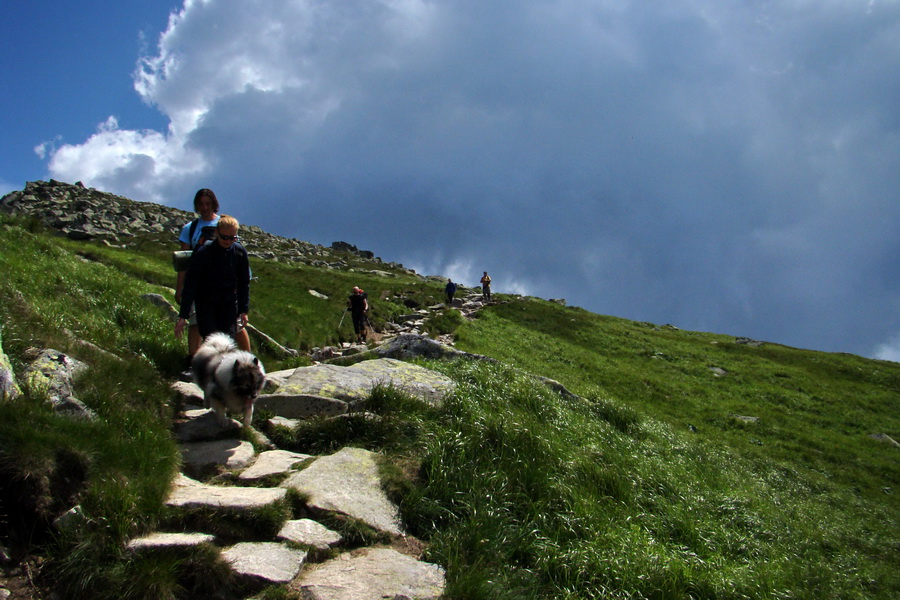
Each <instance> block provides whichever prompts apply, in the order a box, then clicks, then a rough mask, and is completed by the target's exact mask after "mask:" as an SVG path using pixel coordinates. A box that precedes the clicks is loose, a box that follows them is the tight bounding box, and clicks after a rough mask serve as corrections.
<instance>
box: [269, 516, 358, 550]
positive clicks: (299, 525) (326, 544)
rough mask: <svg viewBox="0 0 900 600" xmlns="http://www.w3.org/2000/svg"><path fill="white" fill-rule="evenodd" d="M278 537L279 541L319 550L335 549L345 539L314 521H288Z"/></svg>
mask: <svg viewBox="0 0 900 600" xmlns="http://www.w3.org/2000/svg"><path fill="white" fill-rule="evenodd" d="M277 537H278V539H279V540H283V541H287V542H294V543H295V544H301V545H303V546H309V547H311V548H316V549H317V550H328V549H329V548H333V547H335V546H337V545H338V544H340V543H341V541H343V539H344V538H343V537H342V536H341V534H339V533H338V532H336V531H332V530H330V529H328V528H327V527H325V526H324V525H322V524H321V523H319V522H318V521H313V520H312V519H297V520H296V521H286V522H285V524H284V525H283V526H282V528H281V530H280V531H279V532H278V536H277Z"/></svg>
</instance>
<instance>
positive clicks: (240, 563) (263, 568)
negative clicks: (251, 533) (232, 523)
mask: <svg viewBox="0 0 900 600" xmlns="http://www.w3.org/2000/svg"><path fill="white" fill-rule="evenodd" d="M222 558H224V559H225V561H226V562H227V563H228V564H230V565H231V568H232V570H233V571H234V572H235V574H237V575H238V576H239V577H242V578H244V579H249V580H251V581H253V582H255V583H261V584H283V583H289V582H290V581H291V580H293V579H294V577H296V576H297V574H298V573H299V572H300V569H301V568H302V567H303V563H304V561H305V560H306V552H304V551H303V550H295V549H293V548H288V547H287V546H285V545H284V544H279V543H276V542H243V543H240V544H236V545H234V546H232V547H231V548H228V549H227V550H225V551H224V552H223V553H222Z"/></svg>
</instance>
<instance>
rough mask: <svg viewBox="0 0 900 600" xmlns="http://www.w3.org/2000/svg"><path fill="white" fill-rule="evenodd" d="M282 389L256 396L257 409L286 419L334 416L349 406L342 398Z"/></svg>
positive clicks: (343, 411) (343, 412)
mask: <svg viewBox="0 0 900 600" xmlns="http://www.w3.org/2000/svg"><path fill="white" fill-rule="evenodd" d="M303 368H309V367H303ZM284 389H285V388H284V387H282V388H280V389H279V390H278V392H276V393H274V394H263V395H261V396H260V397H259V398H257V399H256V408H257V410H260V409H261V410H267V411H269V412H271V413H273V414H275V415H278V416H279V417H286V418H288V419H308V418H310V417H334V416H337V415H342V414H345V413H346V412H347V411H348V410H350V406H349V405H348V404H347V402H345V401H344V400H338V399H337V398H326V397H324V396H316V395H315V394H302V393H291V392H289V391H282V390H284Z"/></svg>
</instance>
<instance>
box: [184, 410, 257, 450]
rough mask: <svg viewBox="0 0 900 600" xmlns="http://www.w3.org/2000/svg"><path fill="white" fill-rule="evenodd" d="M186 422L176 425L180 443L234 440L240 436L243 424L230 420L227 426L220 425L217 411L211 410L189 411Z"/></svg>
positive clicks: (186, 413) (186, 414)
mask: <svg viewBox="0 0 900 600" xmlns="http://www.w3.org/2000/svg"><path fill="white" fill-rule="evenodd" d="M184 416H185V420H184V421H181V422H179V423H175V426H174V428H173V432H174V434H175V439H176V440H177V441H179V442H197V441H208V440H220V439H224V438H234V437H237V436H238V435H240V431H241V424H240V423H238V422H237V421H235V420H234V419H228V421H227V422H226V424H225V426H224V427H223V426H222V425H220V424H219V418H218V416H217V415H216V413H215V411H214V410H212V409H209V408H203V409H198V410H189V411H186V412H185V413H184Z"/></svg>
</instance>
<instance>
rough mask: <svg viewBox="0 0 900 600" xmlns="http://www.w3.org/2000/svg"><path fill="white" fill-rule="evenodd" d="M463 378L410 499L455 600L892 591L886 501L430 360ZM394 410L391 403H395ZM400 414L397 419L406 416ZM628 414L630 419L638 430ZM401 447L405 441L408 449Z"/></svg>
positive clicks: (488, 373)
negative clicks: (818, 485)
mask: <svg viewBox="0 0 900 600" xmlns="http://www.w3.org/2000/svg"><path fill="white" fill-rule="evenodd" d="M431 366H432V367H434V368H437V369H439V370H441V371H444V372H445V373H447V374H449V375H451V376H452V377H453V378H454V379H456V380H457V383H458V388H457V393H456V394H455V395H454V396H453V397H452V398H450V399H449V400H448V401H447V402H446V403H445V405H444V407H443V409H442V410H441V412H440V414H436V415H434V416H433V418H427V419H425V422H424V423H423V421H422V419H423V413H422V412H421V411H417V412H416V413H415V414H413V415H412V416H411V417H410V418H411V419H413V420H415V421H416V422H418V423H419V427H421V428H423V432H422V435H421V436H419V438H418V440H419V441H418V444H419V445H418V449H417V452H418V453H420V454H419V456H420V457H421V461H422V462H421V464H422V468H421V472H420V479H419V485H418V486H417V487H415V488H414V489H413V490H412V491H409V492H408V493H407V495H406V496H405V497H404V500H403V502H402V503H401V506H402V509H403V512H404V516H405V518H406V520H407V523H409V524H410V526H411V527H412V528H413V531H414V533H416V534H417V535H421V536H423V537H426V538H429V539H430V541H431V547H430V550H429V555H428V558H429V559H431V560H435V561H437V562H439V563H441V564H443V565H445V566H446V567H447V569H448V577H449V581H450V587H449V590H448V592H449V596H450V597H454V598H572V599H574V598H579V599H582V598H585V599H587V598H687V597H691V598H872V597H882V598H889V597H893V596H894V595H895V594H896V593H897V591H898V590H900V578H898V576H897V575H896V574H895V573H893V571H892V565H893V564H894V562H895V560H896V558H897V550H896V547H895V545H894V542H895V540H894V539H893V536H894V535H895V533H896V531H891V530H889V529H888V530H886V529H884V528H881V529H880V530H879V523H889V522H891V519H892V515H891V511H889V510H887V508H886V507H871V506H865V508H866V509H868V510H874V512H873V513H871V514H864V513H862V512H860V511H859V509H861V508H863V507H864V503H861V502H860V501H859V499H858V498H856V497H855V495H854V494H853V493H852V492H851V491H845V492H840V491H836V490H831V491H829V492H823V491H822V490H820V489H815V488H812V487H810V486H809V485H808V484H807V483H806V482H804V481H802V480H800V479H799V478H796V477H793V476H792V475H793V474H792V473H790V472H785V470H784V469H783V468H782V467H781V466H779V465H777V464H773V463H768V462H765V461H756V460H747V459H745V458H744V457H742V456H740V455H738V454H736V453H733V452H731V451H729V450H728V449H726V448H722V447H720V446H714V445H709V444H705V443H702V442H698V440H697V439H696V438H695V436H692V435H690V434H687V433H676V432H674V431H673V430H672V429H671V428H670V427H668V426H666V425H664V424H662V423H660V422H658V421H655V420H652V419H642V418H640V417H637V418H636V416H635V414H634V412H633V410H632V409H630V408H629V407H627V406H624V405H621V404H619V403H617V402H614V401H611V400H609V399H605V400H601V399H599V398H596V397H595V398H588V399H586V400H578V399H571V400H567V399H565V398H563V397H562V396H560V395H558V394H556V393H555V392H553V391H552V390H550V389H549V388H547V387H546V386H544V385H542V384H540V383H538V382H537V381H536V380H533V379H530V378H528V377H526V376H523V375H522V374H521V373H518V372H515V371H512V370H511V369H509V368H507V367H503V366H499V365H491V364H470V363H464V362H455V363H450V364H446V363H436V364H432V365H431ZM388 408H389V407H388V406H386V407H385V408H384V409H382V410H385V409H388ZM395 418H396V417H395ZM623 424H627V425H626V426H623ZM395 452H396V451H395Z"/></svg>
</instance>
